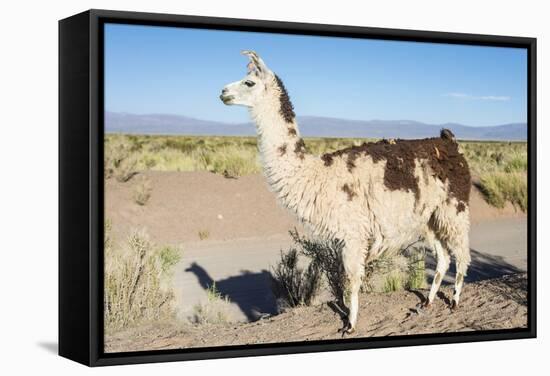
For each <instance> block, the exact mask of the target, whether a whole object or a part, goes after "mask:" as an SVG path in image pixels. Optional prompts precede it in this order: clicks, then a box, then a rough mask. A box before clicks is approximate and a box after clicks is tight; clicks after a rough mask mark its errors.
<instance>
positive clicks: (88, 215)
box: [59, 10, 537, 366]
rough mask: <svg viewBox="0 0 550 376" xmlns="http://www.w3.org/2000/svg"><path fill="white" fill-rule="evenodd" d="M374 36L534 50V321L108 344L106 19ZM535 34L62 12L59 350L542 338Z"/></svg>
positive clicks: (283, 348) (247, 349)
mask: <svg viewBox="0 0 550 376" xmlns="http://www.w3.org/2000/svg"><path fill="white" fill-rule="evenodd" d="M106 22H109V23H124V24H143V25H157V26H161V25H164V26H179V27H192V28H206V29H217V30H239V31H256V32H270V33H284V34H301V35H323V36H341V37H348V38H376V39H383V40H400V41H419V42H435V43H447V44H466V45H480V46H502V47H520V48H525V49H526V50H527V54H528V64H527V66H528V71H527V75H528V80H527V90H528V93H527V94H528V95H527V98H528V100H527V105H528V119H527V123H528V167H529V172H528V190H529V202H528V218H527V223H528V289H529V290H528V327H527V328H526V329H510V330H493V331H476V332H461V333H445V334H426V335H410V336H392V337H384V338H380V337H377V338H360V339H345V340H330V341H309V342H300V343H296V342H292V343H275V344H259V345H250V346H224V347H215V348H194V349H181V350H161V351H142V352H130V353H104V351H103V303H102V302H103V252H102V251H103V250H102V244H103V241H102V239H103V116H102V114H103V25H104V24H105V23H106ZM535 156H536V39H535V38H524V37H511V36H497V35H477V34H459V33H446V32H433V31H416V30H399V29H382V28H369V27H357V26H341V25H321V24H310V23H295V22H274V21H261V20H246V19H229V18H214V17H198V16H183V15H172V14H153V13H136V12H121V11H109V10H88V11H86V12H83V13H80V14H77V15H75V16H72V17H69V18H66V19H63V20H61V21H59V354H60V355H61V356H63V357H66V358H69V359H72V360H74V361H77V362H80V363H82V364H85V365H88V366H104V365H115V364H129V363H145V362H165V361H176V360H193V359H209V358H228V357H243V356H257V355H269V354H289V353H304V352H319V351H329V350H351V349H368V348H383V347H397V346H415V345H432V344H444V343H457V342H474V341H494V340H504V339H520V338H535V337H536V333H537V332H536V311H537V309H536V308H537V307H536V158H535Z"/></svg>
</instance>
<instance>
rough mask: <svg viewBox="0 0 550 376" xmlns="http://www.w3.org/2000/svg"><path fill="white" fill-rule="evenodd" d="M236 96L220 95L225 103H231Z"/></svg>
mask: <svg viewBox="0 0 550 376" xmlns="http://www.w3.org/2000/svg"><path fill="white" fill-rule="evenodd" d="M234 98H235V97H234V96H232V95H223V94H222V95H220V99H221V100H222V102H223V104H231V103H232V102H233V99H234Z"/></svg>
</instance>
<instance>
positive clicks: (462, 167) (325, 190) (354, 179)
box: [220, 51, 471, 334]
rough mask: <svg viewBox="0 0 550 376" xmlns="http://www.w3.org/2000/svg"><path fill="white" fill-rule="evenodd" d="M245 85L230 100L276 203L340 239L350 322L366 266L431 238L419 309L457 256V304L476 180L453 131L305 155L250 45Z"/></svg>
mask: <svg viewBox="0 0 550 376" xmlns="http://www.w3.org/2000/svg"><path fill="white" fill-rule="evenodd" d="M242 53H243V54H244V55H246V56H248V58H249V60H250V62H249V64H248V65H247V68H248V69H247V70H248V72H247V75H246V76H245V78H244V79H242V80H241V81H237V82H233V83H230V84H228V85H226V86H225V87H224V88H223V90H222V93H221V95H220V99H221V100H222V101H223V103H224V104H226V105H242V106H245V107H248V109H249V112H250V115H251V117H252V119H253V120H254V122H255V125H256V129H257V134H258V139H259V142H258V146H259V153H260V157H261V161H262V165H263V171H264V174H265V176H266V178H267V182H268V184H269V186H270V188H271V190H272V191H273V192H274V193H275V194H276V196H277V198H278V201H279V202H280V203H281V204H282V205H283V206H284V207H286V208H288V209H290V211H291V212H293V213H294V214H295V215H296V216H297V218H298V219H299V220H301V221H302V222H303V223H304V224H305V225H306V227H307V228H308V229H309V230H310V232H311V233H312V234H313V235H314V236H316V237H318V238H321V239H340V240H343V244H344V247H343V249H342V253H341V260H342V270H343V272H344V276H345V283H344V286H345V289H344V296H343V297H341V298H342V301H343V303H344V305H345V306H346V308H347V311H348V312H347V313H348V317H347V323H346V324H345V325H344V327H343V328H342V329H341V331H342V332H343V333H344V334H346V333H348V334H349V333H353V332H354V330H355V329H356V325H357V315H358V308H359V290H360V286H361V282H362V277H363V275H364V270H365V264H366V263H368V262H370V261H372V260H374V259H375V258H377V257H378V256H380V255H381V254H383V253H392V252H394V253H396V252H399V251H400V250H402V249H403V248H405V247H406V246H407V245H409V244H411V243H414V242H415V241H418V240H419V239H422V240H424V242H425V243H426V244H427V246H428V247H429V248H431V249H432V250H433V251H434V253H435V255H436V258H437V267H436V271H435V274H434V278H433V282H432V286H431V289H430V292H429V295H428V297H427V299H426V300H425V301H424V302H423V303H422V305H421V306H422V308H428V307H430V305H431V304H432V302H433V300H434V298H435V295H436V293H437V291H438V289H439V286H440V284H441V281H442V279H443V277H444V276H445V273H446V271H447V269H448V267H449V264H450V257H451V255H453V256H454V258H455V262H456V280H455V290H454V295H453V298H452V303H451V309H455V308H456V307H458V303H459V299H460V293H461V290H462V286H463V282H464V276H465V275H466V271H467V269H468V265H469V263H470V248H469V239H468V231H469V227H470V219H469V217H470V215H469V206H468V201H469V194H470V186H471V178H470V171H469V167H468V164H467V162H466V160H465V158H464V156H463V155H462V154H461V153H460V152H459V151H458V144H457V143H456V141H455V139H454V136H453V134H452V133H451V131H449V130H442V131H441V135H440V137H436V138H429V139H423V140H391V141H387V140H383V141H379V142H376V143H364V144H363V145H361V146H356V147H350V148H347V149H343V150H339V151H336V152H333V153H327V154H324V155H322V156H314V155H312V154H310V153H308V152H307V149H306V145H305V143H304V141H303V140H302V138H300V132H299V130H298V125H297V122H296V117H295V114H294V108H293V106H292V104H291V102H290V98H289V96H288V93H287V91H286V89H285V86H284V85H283V82H282V81H281V79H280V78H279V77H278V76H277V75H276V74H274V73H273V72H272V71H271V70H270V69H269V68H268V67H267V66H266V64H265V63H264V62H263V60H262V59H261V58H260V57H259V56H258V55H257V54H256V53H255V52H253V51H243V52H242Z"/></svg>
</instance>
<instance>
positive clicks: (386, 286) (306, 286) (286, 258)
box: [272, 230, 426, 309]
mask: <svg viewBox="0 0 550 376" xmlns="http://www.w3.org/2000/svg"><path fill="white" fill-rule="evenodd" d="M290 236H291V237H292V239H293V241H294V246H293V247H292V248H290V249H289V250H287V251H286V252H282V251H281V259H280V261H279V262H278V263H277V264H276V265H275V266H274V267H273V272H272V274H273V291H274V294H275V295H276V296H277V297H278V298H279V305H280V306H281V308H283V309H284V308H286V307H298V306H310V305H312V304H314V303H315V298H316V297H317V295H318V293H319V292H320V291H321V290H322V288H324V287H327V288H328V290H329V292H330V293H331V295H332V297H333V298H334V299H335V300H336V301H337V302H338V299H340V298H341V297H342V294H343V291H344V286H345V281H344V275H343V270H341V261H340V258H341V251H342V247H343V243H342V242H341V241H339V240H337V239H334V240H330V241H318V240H311V239H308V238H306V237H304V236H302V235H300V234H299V233H298V232H297V231H296V230H293V231H291V232H290ZM424 260H425V249H424V248H423V247H420V248H414V247H411V248H409V249H405V250H403V252H402V253H401V254H398V255H386V256H382V257H379V258H377V259H375V260H373V261H371V262H369V263H367V264H366V265H365V276H364V278H363V285H362V287H361V290H362V291H363V292H365V293H380V292H385V293H388V292H394V291H402V290H405V289H407V290H416V289H422V288H425V287H426V275H425V261H424ZM338 303H341V302H338Z"/></svg>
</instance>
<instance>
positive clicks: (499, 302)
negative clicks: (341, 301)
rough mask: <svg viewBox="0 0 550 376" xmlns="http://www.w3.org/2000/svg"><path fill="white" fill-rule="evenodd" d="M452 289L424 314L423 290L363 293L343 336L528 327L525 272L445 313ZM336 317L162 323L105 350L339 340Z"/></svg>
mask: <svg viewBox="0 0 550 376" xmlns="http://www.w3.org/2000/svg"><path fill="white" fill-rule="evenodd" d="M451 294H452V288H451V287H443V288H442V289H441V292H440V294H439V296H438V297H437V299H436V300H435V301H434V304H433V306H432V307H431V308H430V310H429V311H426V312H425V313H423V314H417V313H414V311H415V310H414V307H415V306H416V305H417V304H418V303H419V302H421V301H422V299H423V298H422V297H423V296H425V295H426V291H425V290H420V291H401V292H395V293H391V294H383V293H379V294H368V295H366V294H363V295H361V297H360V306H361V308H360V314H359V320H358V325H357V331H356V332H355V333H354V334H352V335H349V336H346V337H345V338H357V337H363V338H372V337H381V336H392V335H409V334H428V333H446V332H467V331H477V330H492V329H510V328H522V327H526V325H527V280H526V274H515V275H511V276H503V277H500V278H496V279H490V280H485V281H480V282H474V283H470V284H468V285H467V288H466V289H465V290H464V292H463V295H462V302H461V306H460V307H459V309H457V310H456V311H451V310H450V309H449V298H450V296H451ZM341 326H342V320H341V318H340V315H339V314H338V313H337V312H336V311H335V309H333V308H332V307H331V306H330V305H328V304H322V305H318V306H312V307H300V308H295V309H292V310H289V311H288V312H285V313H282V314H280V315H277V316H273V317H267V318H263V319H260V320H258V321H256V322H252V323H236V324H221V325H220V324H218V325H214V324H212V325H201V326H193V325H189V324H185V323H181V324H179V325H177V324H174V323H170V324H169V323H165V324H157V325H149V326H145V327H141V328H134V329H128V330H125V331H122V332H119V333H117V334H116V335H113V336H108V337H107V338H106V341H105V351H106V352H121V351H140V350H161V349H178V348H191V347H205V346H208V347H210V346H226V345H247V344H259V343H277V342H293V341H311V340H327V339H341V334H340V333H338V329H339V327H341Z"/></svg>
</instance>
